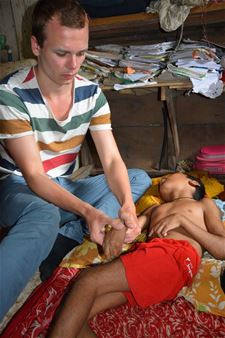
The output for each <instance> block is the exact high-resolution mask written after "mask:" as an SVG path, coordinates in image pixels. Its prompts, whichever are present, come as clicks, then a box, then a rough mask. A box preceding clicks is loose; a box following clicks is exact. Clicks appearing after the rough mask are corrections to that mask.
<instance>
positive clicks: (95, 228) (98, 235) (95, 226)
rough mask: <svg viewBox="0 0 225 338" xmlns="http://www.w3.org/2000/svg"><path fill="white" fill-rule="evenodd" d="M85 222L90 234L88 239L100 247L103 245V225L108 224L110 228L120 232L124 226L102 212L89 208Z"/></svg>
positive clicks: (118, 220)
mask: <svg viewBox="0 0 225 338" xmlns="http://www.w3.org/2000/svg"><path fill="white" fill-rule="evenodd" d="M85 218H86V222H87V225H88V228H89V232H90V238H91V240H92V241H93V242H95V243H98V244H100V245H102V244H103V240H104V236H105V225H106V224H109V225H111V227H112V228H114V229H116V230H120V229H123V228H124V224H123V223H122V222H121V220H120V219H112V218H111V217H109V216H107V215H106V214H104V213H103V212H102V211H100V210H98V209H95V208H93V207H91V208H90V209H89V210H88V213H87V215H86V217H85Z"/></svg>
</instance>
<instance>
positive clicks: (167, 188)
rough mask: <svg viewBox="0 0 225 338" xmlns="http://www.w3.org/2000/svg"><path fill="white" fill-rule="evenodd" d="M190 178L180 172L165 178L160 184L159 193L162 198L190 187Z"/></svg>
mask: <svg viewBox="0 0 225 338" xmlns="http://www.w3.org/2000/svg"><path fill="white" fill-rule="evenodd" d="M188 181H189V179H188V177H187V176H186V175H185V174H183V173H180V172H177V173H174V174H169V175H166V176H163V177H162V179H161V181H160V183H159V193H160V195H161V196H164V195H165V194H169V193H170V192H171V191H176V189H179V190H180V188H182V187H185V186H188V185H187V183H188Z"/></svg>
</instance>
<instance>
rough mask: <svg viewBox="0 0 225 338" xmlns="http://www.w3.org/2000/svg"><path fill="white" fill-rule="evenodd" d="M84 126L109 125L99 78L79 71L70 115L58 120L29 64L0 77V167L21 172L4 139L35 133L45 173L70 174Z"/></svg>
mask: <svg viewBox="0 0 225 338" xmlns="http://www.w3.org/2000/svg"><path fill="white" fill-rule="evenodd" d="M88 129H90V130H92V131H95V130H96V131H98V130H111V120H110V109H109V105H108V103H107V100H106V98H105V96H104V94H103V93H102V91H101V89H100V88H99V86H98V85H97V84H95V83H93V82H91V81H89V80H87V79H85V78H83V77H81V76H79V75H77V76H76V77H75V79H74V98H73V106H72V107H71V110H70V112H69V115H68V117H67V118H66V119H65V120H63V121H59V120H57V119H56V118H55V117H54V115H53V114H52V111H51V109H50V108H49V106H48V104H47V102H46V100H45V98H44V97H43V96H42V94H41V91H40V89H39V86H38V83H37V79H36V76H35V72H34V68H33V67H28V68H24V69H22V70H19V71H17V72H15V73H13V74H10V75H9V76H7V77H6V78H4V79H3V80H2V81H1V82H0V156H1V158H0V166H1V169H0V170H1V171H5V172H7V170H8V171H9V172H13V173H14V174H17V175H21V172H20V170H19V168H17V167H16V164H15V162H14V160H13V159H12V158H11V157H10V154H9V153H8V151H7V149H6V147H5V143H4V139H15V138H19V137H23V136H27V135H33V136H34V138H35V141H36V143H37V146H38V149H39V152H40V157H41V160H42V163H43V167H44V171H45V173H46V174H47V175H48V176H49V177H58V176H69V175H70V174H71V173H72V172H73V170H74V168H75V165H76V159H77V156H78V154H79V151H80V148H81V145H82V142H83V140H84V138H85V135H86V133H87V131H88ZM3 177H4V174H3Z"/></svg>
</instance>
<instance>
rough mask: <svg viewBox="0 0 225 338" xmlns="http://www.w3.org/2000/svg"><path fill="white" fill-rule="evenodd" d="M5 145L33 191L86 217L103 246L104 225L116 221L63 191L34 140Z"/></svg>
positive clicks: (92, 232) (26, 138)
mask: <svg viewBox="0 0 225 338" xmlns="http://www.w3.org/2000/svg"><path fill="white" fill-rule="evenodd" d="M5 144H6V147H7V149H8V151H9V153H10V154H11V156H12V158H13V159H14V161H15V162H16V164H17V166H18V167H19V168H20V170H21V172H22V173H23V175H24V178H25V180H26V182H27V184H28V186H29V187H30V189H31V190H32V191H33V192H34V193H36V194H37V195H38V196H40V197H41V198H43V199H45V200H47V201H48V202H50V203H53V204H55V205H56V206H58V207H60V208H62V209H65V210H67V211H70V212H73V213H75V214H78V215H80V216H81V217H84V218H85V219H86V221H87V224H88V226H89V228H90V235H91V239H92V240H93V241H95V242H97V243H99V244H102V241H103V237H104V226H105V224H109V223H113V222H114V220H112V219H111V218H110V217H108V216H107V215H105V214H104V213H103V212H101V211H99V210H97V209H95V208H94V207H92V206H91V205H90V204H88V203H85V202H84V201H82V200H80V199H79V198H77V197H76V196H74V195H73V194H71V193H70V192H68V191H67V190H66V189H64V188H62V187H61V186H60V185H58V184H57V183H55V182H54V181H53V180H51V179H50V178H49V177H48V176H47V175H46V174H45V172H44V169H43V165H42V162H41V159H40V155H39V150H38V147H37V144H36V142H35V140H34V137H33V136H32V135H30V136H24V137H21V138H16V139H10V140H5ZM114 226H115V227H116V224H115V225H114Z"/></svg>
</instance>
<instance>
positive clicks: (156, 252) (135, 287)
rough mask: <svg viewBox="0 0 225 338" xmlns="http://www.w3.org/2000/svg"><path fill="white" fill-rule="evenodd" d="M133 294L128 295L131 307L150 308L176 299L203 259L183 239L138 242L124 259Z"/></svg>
mask: <svg viewBox="0 0 225 338" xmlns="http://www.w3.org/2000/svg"><path fill="white" fill-rule="evenodd" d="M120 258H121V260H122V262H123V265H124V267H125V271H126V277H127V281H128V285H129V287H130V289H131V292H124V295H125V296H126V298H127V300H128V301H129V303H130V304H131V305H137V304H138V305H139V306H141V307H143V308H146V307H147V306H149V305H152V304H158V303H160V302H162V301H165V300H171V299H174V298H175V297H176V296H177V294H178V292H179V291H180V290H181V289H182V287H183V286H186V285H189V284H190V283H191V281H192V279H193V277H194V275H195V274H196V273H197V271H198V268H199V264H200V257H199V255H198V253H197V252H196V250H195V249H194V248H193V247H192V246H191V245H190V244H189V243H188V242H187V241H183V240H174V239H169V238H155V239H153V240H151V241H150V242H147V243H138V244H136V246H135V250H134V251H132V252H129V253H127V254H125V255H123V256H121V257H120Z"/></svg>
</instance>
